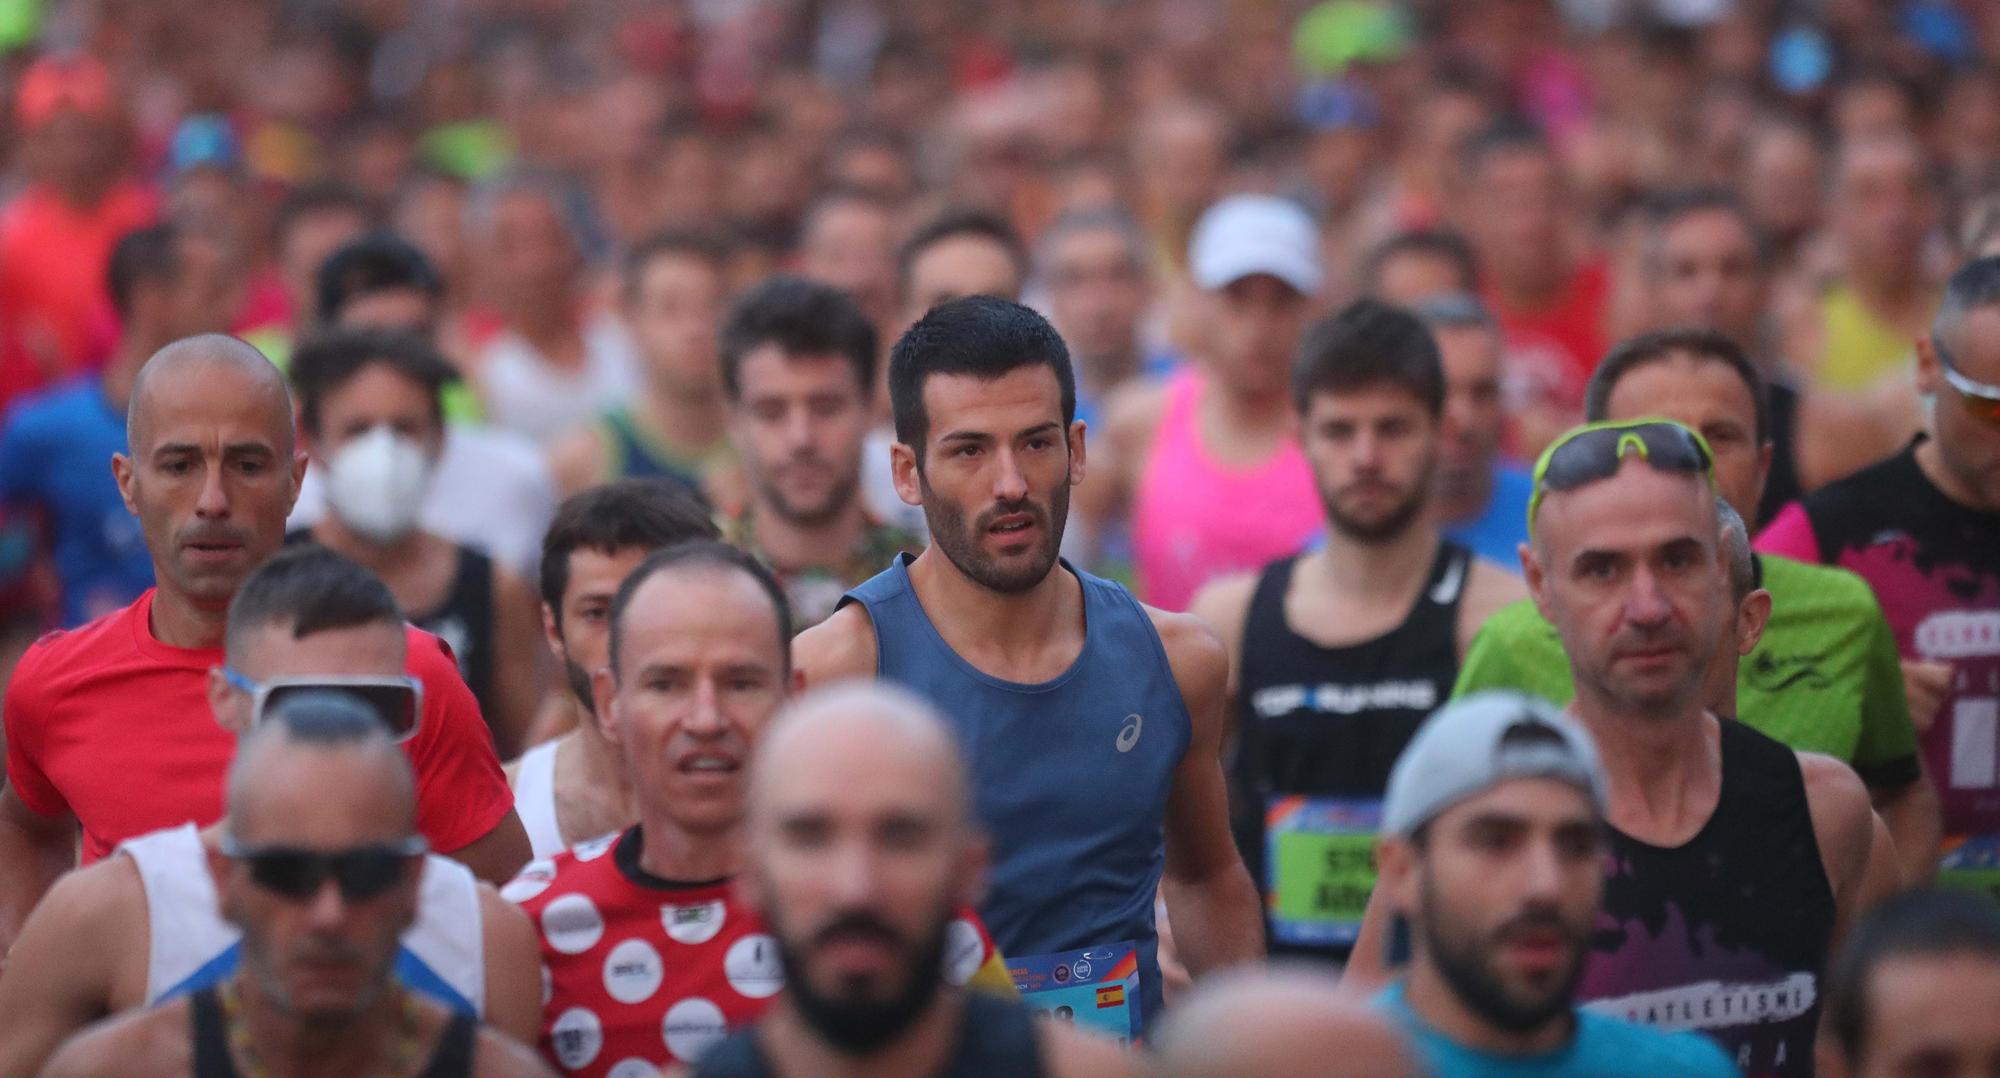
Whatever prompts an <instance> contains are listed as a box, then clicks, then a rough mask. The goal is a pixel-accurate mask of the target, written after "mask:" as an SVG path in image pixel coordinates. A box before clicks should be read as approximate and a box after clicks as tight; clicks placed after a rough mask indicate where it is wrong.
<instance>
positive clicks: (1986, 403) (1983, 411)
mask: <svg viewBox="0 0 2000 1078" xmlns="http://www.w3.org/2000/svg"><path fill="white" fill-rule="evenodd" d="M1931 350H1932V351H1934V352H1936V353H1937V359H1938V373H1939V374H1942V375H1944V380H1945V384H1947V385H1949V386H1951V388H1953V389H1955V390H1957V391H1958V395H1959V396H1960V397H1961V398H1963V399H1964V400H1965V410H1966V411H1968V412H1971V413H1972V415H1973V418H1975V419H1978V420H1980V421H1981V422H1984V423H1992V424H1995V425H2000V386H1996V385H1988V384H1987V383H1985V382H1975V381H1973V380H1972V379H1970V378H1968V377H1966V376H1965V372H1963V371H1961V370H1959V369H1958V360H1957V359H1956V358H1954V357H1953V356H1952V354H1951V351H1950V350H1949V349H1947V348H1945V346H1944V342H1943V341H1941V340H1939V339H1938V335H1937V334H1935V333H1933V334H1931Z"/></svg>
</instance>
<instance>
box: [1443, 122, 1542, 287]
mask: <svg viewBox="0 0 2000 1078" xmlns="http://www.w3.org/2000/svg"><path fill="white" fill-rule="evenodd" d="M1468 181H1469V187H1468V189H1467V190H1466V192H1465V195H1466V197H1465V200H1464V206H1465V210H1466V217H1465V220H1464V221H1463V222H1462V225H1463V231H1464V232H1465V234H1466V236H1467V238H1469V239H1471V240H1472V242H1473V246H1474V247H1475V248H1477V249H1478V251H1479V263H1480V265H1481V266H1482V267H1484V268H1485V269H1486V271H1487V272H1490V273H1491V274H1492V275H1493V280H1494V282H1495V283H1496V284H1498V285H1499V286H1500V287H1501V288H1503V289H1507V288H1521V289H1527V290H1538V289H1544V288H1551V287H1554V286H1555V285H1556V284H1558V283H1559V280H1558V279H1559V278H1560V276H1561V273H1562V251H1563V242H1562V241H1563V219H1562V198H1563V185H1562V175H1561V172H1560V169H1559V166H1558V165H1557V164H1556V161H1555V158H1554V157H1553V156H1551V155H1550V154H1549V153H1548V152H1547V151H1546V150H1543V149H1541V148H1538V147H1529V146H1518V147H1517V146H1510V147H1505V148H1500V149H1494V150H1489V151H1487V153H1486V154H1485V155H1484V156H1483V157H1482V158H1481V159H1480V161H1479V163H1478V164H1477V166H1476V167H1475V168H1474V169H1473V170H1472V173H1471V175H1470V176H1469V177H1468Z"/></svg>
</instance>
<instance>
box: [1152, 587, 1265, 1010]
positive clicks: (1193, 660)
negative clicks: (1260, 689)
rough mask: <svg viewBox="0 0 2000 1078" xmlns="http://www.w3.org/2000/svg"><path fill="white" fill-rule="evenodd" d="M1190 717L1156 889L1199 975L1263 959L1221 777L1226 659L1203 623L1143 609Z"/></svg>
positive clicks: (1257, 914) (1253, 895)
mask: <svg viewBox="0 0 2000 1078" xmlns="http://www.w3.org/2000/svg"><path fill="white" fill-rule="evenodd" d="M1147 613H1148V614H1150V615H1151V616H1152V619H1153V625H1154V627H1155V628H1156V629H1157V630H1158V631H1159V633H1160V642H1161V643H1162V644H1163V645H1165V647H1166V651H1167V658H1168V661H1169V662H1170V663H1171V664H1172V666H1173V671H1174V680H1175V681H1176V682H1177V683H1179V685H1180V691H1181V699H1182V700H1183V701H1184V702H1185V703H1186V705H1187V709H1188V716H1189V718H1190V720H1191V731H1190V738H1189V741H1188V748H1187V753H1186V755H1185V756H1183V757H1182V758H1181V762H1180V764H1179V766H1178V767H1176V768H1175V774H1174V788H1173V791H1172V792H1171V793H1170V794H1169V796H1168V800H1167V828H1166V830H1167V863H1166V873H1165V875H1164V877H1163V878H1162V880H1161V891H1162V892H1163V893H1164V894H1165V896H1166V900H1167V911H1168V915H1169V916H1170V917H1172V919H1173V922H1174V924H1175V926H1176V932H1175V938H1176V940H1177V941H1178V942H1179V944H1180V956H1181V960H1182V961H1183V962H1185V963H1186V964H1187V967H1188V972H1190V973H1192V974H1194V975H1195V976H1197V977H1199V976H1201V975H1202V974H1203V973H1206V972H1209V971H1211V970H1215V969H1220V968H1223V967H1225V966H1231V965H1236V964H1239V963H1244V962H1254V961H1256V960H1257V959H1259V958H1262V957H1263V956H1264V921H1263V904H1262V902H1261V901H1260V900H1259V899H1258V896H1257V888H1256V885H1255V884H1253V883H1251V882H1250V873H1249V872H1248V871H1247V870H1245V869H1244V867H1243V858H1242V857H1240V856H1238V854H1237V852H1236V840H1235V839H1234V838H1233V837H1231V835H1230V833H1229V794H1228V788H1227V786H1226V785H1225V784H1224V782H1223V779H1222V757H1221V754H1222V726H1223V718H1224V714H1223V713H1224V711H1225V710H1226V708H1227V707H1228V701H1229V697H1228V692H1227V689H1228V681H1229V656H1228V654H1227V653H1226V652H1224V651H1223V649H1222V642H1221V641H1219V640H1217V639H1216V638H1215V634H1214V633H1213V632H1211V631H1210V630H1209V628H1208V626H1206V625H1204V624H1203V623H1202V622H1201V620H1200V619H1198V618H1195V617H1193V616H1191V615H1187V614H1166V613H1162V612H1160V611H1156V610H1151V609H1148V611H1147Z"/></svg>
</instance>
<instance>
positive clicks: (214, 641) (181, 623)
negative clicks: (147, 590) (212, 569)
mask: <svg viewBox="0 0 2000 1078" xmlns="http://www.w3.org/2000/svg"><path fill="white" fill-rule="evenodd" d="M148 622H149V624H148V625H147V626H146V628H147V629H148V630H149V631H150V632H151V633H152V634H153V639H155V640H158V641H159V642H160V643H162V644H165V645H167V646H168V647H170V648H189V649H200V648H219V647H221V646H222V639H223V636H224V635H225V632H226V630H227V629H228V627H229V604H228V602H227V601H225V602H224V603H223V604H222V605H221V606H210V605H203V604H201V603H197V602H196V601H194V600H193V599H190V598H188V597H187V596H184V595H181V594H180V593H178V592H176V591H173V590H171V589H170V588H168V587H166V586H164V585H163V586H161V587H160V588H158V589H157V590H155V591H154V592H153V610H152V616H151V617H150V618H149V619H148Z"/></svg>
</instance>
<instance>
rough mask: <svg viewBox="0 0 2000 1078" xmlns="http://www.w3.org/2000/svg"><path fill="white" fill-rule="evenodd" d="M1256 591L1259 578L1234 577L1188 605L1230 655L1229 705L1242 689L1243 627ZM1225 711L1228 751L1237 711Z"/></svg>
mask: <svg viewBox="0 0 2000 1078" xmlns="http://www.w3.org/2000/svg"><path fill="white" fill-rule="evenodd" d="M1256 590H1257V576H1256V574H1254V573H1231V574H1230V575H1228V576H1225V577H1218V578H1217V579H1215V580H1212V581H1209V582H1208V583H1207V584H1205V585H1203V586H1202V589H1201V590H1200V591H1198V592H1196V593H1195V596H1194V601H1193V602H1192V603H1189V604H1188V613H1190V614H1193V615H1194V616H1195V617H1197V618H1200V619H1201V620H1202V621H1203V622H1204V623H1206V624H1207V625H1208V627H1209V628H1211V629H1213V630H1215V635H1216V636H1218V637H1220V638H1221V640H1222V646H1223V649H1224V650H1225V651H1226V652H1227V653H1228V655H1229V682H1228V684H1227V685H1226V686H1225V687H1224V690H1223V695H1224V697H1225V699H1227V700H1228V701H1229V702H1230V703H1234V702H1235V700H1236V694H1237V692H1238V691H1239V690H1240V689H1241V688H1242V683H1241V681H1240V680H1239V678H1240V675H1241V671H1242V669H1243V623H1244V619H1245V618H1247V617H1249V614H1250V597H1251V595H1252V593H1254V592H1255V591H1256ZM1222 711H1223V717H1222V729H1223V735H1222V745H1223V747H1224V748H1225V749H1227V748H1228V746H1229V743H1230V740H1231V738H1232V737H1233V735H1234V733H1235V726H1236V722H1235V720H1236V709H1235V708H1233V707H1229V706H1225V707H1224V708H1223V709H1222Z"/></svg>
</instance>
